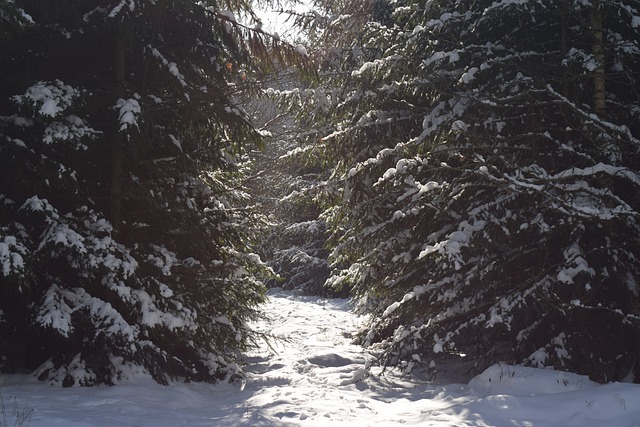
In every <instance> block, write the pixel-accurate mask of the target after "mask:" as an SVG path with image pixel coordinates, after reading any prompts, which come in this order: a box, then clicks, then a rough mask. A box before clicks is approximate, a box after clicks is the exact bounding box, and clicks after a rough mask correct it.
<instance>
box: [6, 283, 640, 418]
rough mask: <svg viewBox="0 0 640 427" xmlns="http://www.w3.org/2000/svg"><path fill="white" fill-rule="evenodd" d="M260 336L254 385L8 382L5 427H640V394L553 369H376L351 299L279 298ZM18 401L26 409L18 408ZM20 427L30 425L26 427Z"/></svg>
mask: <svg viewBox="0 0 640 427" xmlns="http://www.w3.org/2000/svg"><path fill="white" fill-rule="evenodd" d="M265 310H266V313H267V315H268V316H269V320H268V321H265V322H261V323H260V324H258V325H257V326H256V327H257V328H258V329H260V330H262V331H265V332H268V333H270V334H272V335H275V336H279V337H282V338H283V340H280V341H276V342H273V343H272V348H270V347H268V346H266V345H265V346H263V347H262V348H260V349H258V350H256V351H254V352H252V353H251V354H248V355H247V362H248V363H249V364H250V365H249V368H248V376H247V383H246V385H245V386H244V387H243V388H240V387H238V386H232V385H226V384H225V385H222V384H218V385H210V384H172V385H170V386H166V387H163V386H159V385H157V384H156V383H154V382H153V381H152V380H150V379H149V378H147V377H146V376H142V375H141V376H139V377H136V378H134V379H132V380H129V381H126V382H123V383H121V384H119V385H117V386H115V387H94V388H71V389H60V388H52V387H49V386H47V385H46V384H43V383H40V382H37V381H35V380H34V379H33V378H31V377H28V376H23V375H22V376H21V375H11V376H0V393H1V394H0V396H1V397H2V401H3V402H4V405H3V406H4V408H5V414H4V416H6V422H5V419H4V418H3V414H0V425H4V424H7V425H8V426H14V425H15V424H14V415H13V412H18V413H19V412H24V410H25V408H27V409H30V410H33V413H32V416H31V418H30V423H29V424H24V426H26V425H28V426H30V427H45V426H46V427H51V426H72V427H80V426H83V427H84V426H87V427H90V426H93V427H112V426H130V427H151V426H153V427H164V426H167V427H169V426H186V425H188V426H196V427H200V426H203V427H204V426H208V427H211V426H223V427H225V426H232V427H234V426H341V425H342V426H347V425H348V426H358V427H360V426H377V427H383V426H391V427H393V426H400V425H403V426H406V425H415V426H434V427H444V426H456V427H465V426H499V427H502V426H505V427H506V426H519V427H543V426H557V427H561V426H562V427H569V426H576V427H578V426H579V427H603V426H607V427H608V426H624V427H631V426H640V386H638V385H630V384H608V385H597V384H593V383H591V382H590V381H589V380H588V379H586V378H584V377H581V376H578V375H573V374H566V373H560V372H555V371H550V370H540V369H531V368H523V367H513V366H494V367H492V368H490V369H489V370H487V371H486V372H485V373H484V374H483V375H481V376H479V377H477V378H476V379H474V380H473V381H472V382H471V383H469V384H468V385H466V384H465V385H461V384H450V385H434V384H429V383H421V382H419V381H417V380H410V379H400V378H398V377H396V376H394V375H393V374H390V375H389V376H379V375H377V374H378V372H377V371H375V370H374V371H373V375H370V376H368V377H366V378H365V374H366V371H365V370H364V366H365V363H366V359H367V358H368V357H369V356H368V355H367V354H366V353H364V352H363V350H362V349H361V348H359V347H357V346H354V345H352V344H351V333H352V332H353V331H354V330H355V329H356V327H357V324H358V322H360V319H358V318H357V317H356V316H354V315H353V314H351V313H350V312H349V311H348V306H347V301H346V300H323V299H320V298H316V297H302V296H296V295H294V294H291V293H288V292H283V291H279V290H275V291H272V292H271V293H270V301H269V303H268V304H267V305H266V307H265ZM14 403H15V404H16V408H15V410H14ZM17 425H19V424H17Z"/></svg>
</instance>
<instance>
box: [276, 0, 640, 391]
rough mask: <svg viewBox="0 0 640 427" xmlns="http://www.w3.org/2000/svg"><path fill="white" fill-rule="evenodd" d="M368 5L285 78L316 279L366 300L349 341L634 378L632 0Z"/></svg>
mask: <svg viewBox="0 0 640 427" xmlns="http://www.w3.org/2000/svg"><path fill="white" fill-rule="evenodd" d="M317 3H322V2H317ZM369 3H371V8H370V9H369V10H368V11H367V10H365V12H367V13H370V15H369V16H370V18H369V23H368V24H367V26H366V27H364V29H363V30H362V31H361V32H360V34H359V37H357V38H356V39H355V41H354V42H351V43H349V44H335V45H331V46H330V47H327V48H326V49H325V52H324V55H323V56H322V58H323V59H324V62H323V67H324V68H323V74H322V76H323V78H322V80H321V82H320V84H319V85H318V86H316V87H315V88H313V89H308V90H304V91H287V92H283V93H282V95H283V97H284V98H286V99H287V100H288V101H289V102H290V103H291V104H293V105H296V103H304V104H305V105H307V108H306V109H305V110H304V111H303V117H302V120H307V121H313V123H314V128H313V129H312V130H313V132H307V135H313V138H310V139H308V144H307V146H306V148H305V149H303V150H300V152H301V154H303V155H304V154H306V155H307V156H310V155H322V156H323V158H324V159H325V161H326V163H327V165H328V167H329V168H330V169H331V171H332V178H331V179H330V180H329V181H328V182H327V183H326V184H325V187H326V191H325V193H326V194H331V195H333V198H332V199H330V200H331V202H330V203H329V204H328V205H327V210H326V211H325V213H324V217H325V218H327V219H328V220H330V222H331V223H332V224H333V242H334V248H335V250H334V252H333V258H332V259H333V262H334V264H333V266H334V273H333V275H332V277H331V278H330V279H329V280H328V281H327V285H329V286H333V287H340V286H345V287H348V288H351V289H352V291H353V292H354V294H355V295H356V296H357V297H359V298H360V300H361V301H362V303H363V307H365V308H366V309H367V310H368V311H369V312H370V313H371V314H372V320H371V322H370V324H369V325H368V327H367V329H366V330H365V331H364V332H363V334H362V335H361V342H362V343H363V344H365V345H368V346H372V348H375V349H378V350H379V352H380V357H381V361H382V362H383V363H385V364H391V365H396V366H400V367H403V368H404V369H406V370H407V371H410V370H412V369H413V368H414V367H416V366H421V367H423V368H426V369H429V370H430V371H431V372H432V373H433V374H435V373H436V372H438V371H439V370H443V369H447V366H449V367H451V366H453V365H455V364H462V365H464V366H465V369H468V371H467V373H468V374H473V373H476V372H479V371H481V370H482V369H484V368H485V367H486V366H488V365H490V364H492V363H495V362H499V361H506V362H512V363H525V364H530V365H535V366H554V367H556V368H559V369H566V370H571V371H575V372H580V373H587V374H589V375H591V376H592V377H593V378H595V379H597V380H600V381H610V380H621V379H626V380H631V379H635V380H636V381H639V380H640V371H639V370H638V366H639V365H638V363H637V355H638V354H639V351H640V328H639V326H640V286H639V285H638V279H637V278H638V277H639V275H640V259H639V258H638V257H639V256H640V245H639V243H640V241H639V236H640V234H639V231H640V229H639V227H640V222H639V214H640V199H639V198H638V194H640V193H639V190H640V175H639V172H640V164H639V163H638V161H639V160H640V158H639V154H640V153H639V150H640V140H639V139H638V138H639V137H640V122H639V117H640V116H639V113H640V104H639V102H640V92H639V88H640V81H639V80H640V71H639V70H640V63H639V60H640V36H639V34H640V33H639V32H638V27H639V26H640V3H639V2H637V1H635V0H624V1H622V0H599V1H596V0H594V1H572V0H566V1H546V0H537V1H507V0H502V1H493V0H491V1H470V0H457V1H439V0H429V1H427V2H423V1H420V2H414V1H410V0H408V1H391V2H385V1H376V2H368V4H369ZM389 11H390V12H389ZM348 21H349V16H348V15H345V16H341V17H340V20H337V19H336V20H334V21H332V22H334V23H338V22H348ZM336 25H337V24H336Z"/></svg>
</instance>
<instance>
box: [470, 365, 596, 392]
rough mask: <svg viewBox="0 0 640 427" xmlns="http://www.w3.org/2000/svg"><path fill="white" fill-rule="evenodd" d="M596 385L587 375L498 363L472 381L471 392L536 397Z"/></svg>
mask: <svg viewBox="0 0 640 427" xmlns="http://www.w3.org/2000/svg"><path fill="white" fill-rule="evenodd" d="M597 385H598V384H596V383H594V382H593V381H591V380H590V379H589V378H588V377H587V376H584V375H578V374H573V373H569V372H561V371H554V370H551V369H541V368H531V367H527V366H514V365H504V364H497V365H493V366H490V367H489V368H487V369H486V370H485V371H484V372H483V373H481V374H480V375H478V376H476V377H475V378H473V379H472V380H471V381H470V382H469V391H470V393H471V394H476V395H479V396H496V395H510V396H534V395H545V394H556V393H564V392H567V391H574V390H583V389H586V388H589V387H594V386H597Z"/></svg>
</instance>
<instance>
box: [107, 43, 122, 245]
mask: <svg viewBox="0 0 640 427" xmlns="http://www.w3.org/2000/svg"><path fill="white" fill-rule="evenodd" d="M125 60H126V47H125V42H124V37H123V35H122V33H120V32H119V31H118V33H117V34H116V43H115V49H114V67H113V70H114V73H113V78H114V86H113V95H114V98H116V97H117V98H119V97H120V96H121V94H122V90H123V85H124V80H125ZM122 151H123V144H122V137H121V135H120V134H119V132H118V131H117V130H116V131H115V132H114V134H113V138H112V140H111V159H110V161H111V163H110V180H109V181H110V182H109V219H110V221H111V224H112V226H113V232H114V235H115V236H116V237H118V235H119V233H120V228H121V223H122V170H123V160H124V159H123V153H122Z"/></svg>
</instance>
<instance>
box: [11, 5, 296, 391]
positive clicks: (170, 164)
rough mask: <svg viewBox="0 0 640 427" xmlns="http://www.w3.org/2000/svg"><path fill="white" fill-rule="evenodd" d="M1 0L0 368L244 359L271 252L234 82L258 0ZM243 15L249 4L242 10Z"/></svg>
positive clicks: (211, 373)
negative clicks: (258, 233) (261, 249)
mask: <svg viewBox="0 0 640 427" xmlns="http://www.w3.org/2000/svg"><path fill="white" fill-rule="evenodd" d="M224 3H225V5H226V6H221V5H220V4H219V2H209V1H205V2H195V1H172V0H161V1H147V0H133V1H111V0H105V1H101V2H97V3H94V2H78V1H71V0H57V1H51V2H44V3H43V2H37V1H29V0H24V1H17V2H15V3H14V2H13V1H8V0H5V1H3V2H2V3H1V6H0V7H1V9H0V18H1V19H2V21H1V23H2V33H3V34H4V33H11V34H12V35H13V37H11V38H7V39H6V40H7V43H4V44H3V45H2V47H1V49H2V51H1V52H2V58H3V60H2V61H0V63H1V64H0V71H2V74H3V76H4V77H3V79H2V83H0V88H1V89H0V94H1V95H2V97H1V99H0V138H1V141H0V201H1V203H0V218H1V219H2V220H1V223H0V227H1V228H0V230H1V232H0V261H1V264H0V265H1V266H2V275H1V276H0V355H2V358H1V359H0V370H2V371H3V372H10V371H16V370H25V369H27V370H34V369H36V372H37V375H38V376H39V378H41V379H46V380H49V381H52V382H55V383H60V384H63V385H74V384H80V385H92V384H97V383H107V384H113V383H115V382H117V381H118V380H119V379H121V378H123V377H126V375H127V374H128V373H129V372H130V371H131V370H135V369H139V368H142V369H144V370H146V371H148V372H150V373H151V374H152V375H153V377H154V378H155V379H156V380H157V381H158V382H161V383H166V382H167V381H169V380H171V379H175V378H184V379H187V380H202V381H217V380H222V379H233V378H235V377H236V376H237V375H240V374H241V371H240V369H239V367H238V365H237V363H236V357H237V354H238V352H239V351H240V350H242V349H244V348H246V346H247V345H249V344H250V343H251V341H252V339H254V338H253V335H252V332H251V331H250V329H249V328H248V326H247V325H246V322H247V320H249V319H251V318H253V317H254V316H255V315H256V314H257V311H256V306H257V304H259V303H260V302H262V301H263V299H264V287H263V285H262V284H261V283H260V281H259V280H258V277H259V275H260V274H262V273H261V272H262V271H264V265H263V264H262V262H261V261H260V259H259V257H258V256H256V255H254V254H253V253H252V252H251V250H250V248H249V245H250V242H251V234H252V233H251V228H252V227H253V223H254V221H255V219H254V215H253V213H252V212H251V211H250V210H248V208H247V207H246V206H247V203H246V201H245V199H246V194H245V193H244V192H242V191H241V190H240V183H241V180H240V178H241V175H242V171H241V169H240V168H239V162H240V161H241V160H242V157H243V156H244V155H245V153H246V151H247V149H248V148H250V147H252V146H255V145H256V144H258V143H259V141H260V137H259V135H258V134H257V132H256V131H255V130H254V128H253V126H252V124H251V123H250V121H249V119H248V117H247V115H246V114H245V113H244V111H243V110H242V108H241V107H239V106H238V105H236V103H235V102H234V100H233V99H232V93H234V91H236V90H239V89H240V87H239V86H240V85H241V83H242V82H243V78H242V77H243V76H242V75H240V74H239V70H240V67H241V66H242V65H243V64H250V63H256V64H257V63H258V62H256V61H257V60H258V58H259V57H263V58H264V57H265V53H266V52H267V46H270V48H271V52H272V53H274V54H275V55H276V56H279V57H285V56H289V57H293V56H294V54H295V51H294V50H293V48H287V46H284V45H280V44H278V43H276V42H275V41H274V39H272V38H271V37H269V36H268V35H267V34H265V33H263V32H262V31H260V30H255V29H253V30H252V29H249V28H248V27H246V26H244V25H243V24H240V23H239V21H237V20H236V17H235V16H234V14H233V13H232V12H231V11H230V10H227V9H233V10H235V12H236V13H245V14H247V16H249V17H251V16H252V11H251V9H250V7H249V6H248V5H247V3H246V2H244V1H241V0H238V1H228V2H224ZM238 19H239V18H238Z"/></svg>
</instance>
